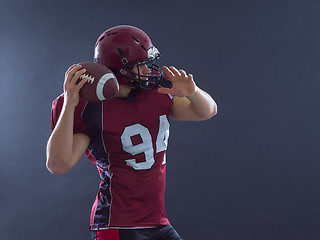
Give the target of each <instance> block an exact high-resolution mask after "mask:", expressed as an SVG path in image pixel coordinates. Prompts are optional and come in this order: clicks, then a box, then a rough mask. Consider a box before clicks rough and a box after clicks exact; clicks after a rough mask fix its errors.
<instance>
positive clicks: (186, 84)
mask: <svg viewBox="0 0 320 240" xmlns="http://www.w3.org/2000/svg"><path fill="white" fill-rule="evenodd" d="M163 70H164V71H165V73H166V74H167V75H168V76H169V78H170V80H171V82H172V88H171V89H169V88H159V90H158V91H159V92H160V93H163V94H171V95H173V96H174V97H173V105H172V108H171V112H170V117H171V118H173V119H175V120H182V121H202V120H206V119H209V118H211V117H213V116H214V115H215V114H216V113H217V104H216V103H215V101H214V100H213V99H212V97H211V96H210V95H209V94H208V93H206V92H205V91H203V90H201V89H200V88H199V87H197V86H196V84H195V82H194V81H193V76H192V75H191V74H188V75H187V74H186V72H185V71H184V70H177V69H176V68H175V67H173V66H171V67H170V68H167V67H163Z"/></svg>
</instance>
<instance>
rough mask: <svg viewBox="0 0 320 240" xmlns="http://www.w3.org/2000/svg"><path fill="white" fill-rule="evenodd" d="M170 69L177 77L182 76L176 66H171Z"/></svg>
mask: <svg viewBox="0 0 320 240" xmlns="http://www.w3.org/2000/svg"><path fill="white" fill-rule="evenodd" d="M169 69H170V70H171V72H172V73H173V74H174V75H175V76H180V75H181V74H180V72H179V71H178V69H176V68H175V67H174V66H170V67H169Z"/></svg>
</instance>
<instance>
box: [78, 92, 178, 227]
mask: <svg viewBox="0 0 320 240" xmlns="http://www.w3.org/2000/svg"><path fill="white" fill-rule="evenodd" d="M171 104H172V100H171V99H170V97H169V96H167V95H161V94H158V93H157V92H156V91H143V92H139V93H137V96H136V99H135V101H132V102H129V101H127V100H124V99H118V98H114V99H111V100H109V101H105V102H103V103H98V104H91V103H88V104H87V106H86V108H85V110H84V112H83V117H84V119H85V120H86V122H87V130H88V133H89V135H90V138H91V144H90V146H89V150H91V152H90V154H88V157H89V158H90V160H91V161H93V162H94V163H95V164H96V165H97V167H98V169H99V172H100V176H101V178H102V179H103V181H104V182H103V183H102V187H101V189H100V192H101V193H102V194H103V195H106V196H107V198H106V199H104V201H109V204H110V208H105V209H104V210H103V209H101V211H100V212H101V214H103V213H102V211H109V212H108V214H109V218H110V219H109V220H110V221H109V223H108V224H109V226H113V227H121V226H123V224H125V225H127V226H128V227H137V226H148V225H155V224H165V223H166V220H165V219H166V216H165V212H164V209H163V205H164V204H163V198H164V191H165V150H166V147H167V141H168V137H169V126H170V125H169V121H168V116H169V112H170V108H171ZM90 105H91V106H90ZM108 196H109V197H108ZM108 198H109V199H108ZM101 200H102V199H100V203H99V202H97V206H96V207H97V209H98V212H99V204H101ZM100 208H103V207H102V206H100ZM95 211H96V209H95ZM150 216H151V218H154V219H150ZM161 219H163V220H161ZM92 221H95V220H94V219H92ZM159 221H160V222H159ZM161 221H164V222H161Z"/></svg>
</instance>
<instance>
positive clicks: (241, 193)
mask: <svg viewBox="0 0 320 240" xmlns="http://www.w3.org/2000/svg"><path fill="white" fill-rule="evenodd" d="M0 4H1V6H0V50H1V51H0V68H1V71H0V72H1V74H0V76H1V80H0V89H1V94H0V108H1V109H0V110H1V115H0V126H1V129H0V133H1V135H0V143H1V144H0V159H1V167H0V183H1V185H0V186H1V188H0V191H1V192H0V238H1V239H8V240H9V239H10V240H16V239H19V240H20V239H25V240H29V239H30V240H31V239H47V240H53V239H55V240H56V239H59V240H64V239H77V240H82V239H84V240H85V239H89V232H88V224H89V212H90V210H91V204H92V203H93V201H94V198H95V194H96V192H97V190H98V183H99V178H98V173H97V171H96V169H95V167H94V165H93V164H91V163H90V162H89V161H88V160H87V159H86V158H83V160H81V161H80V163H79V164H78V165H77V166H76V167H75V168H74V169H72V170H71V171H70V172H68V173H67V174H65V175H62V176H55V175H51V174H50V173H49V172H48V171H47V170H46V168H45V147H46V141H47V139H48V137H49V135H50V132H51V130H50V108H51V102H52V100H53V99H54V98H55V97H56V96H58V95H59V94H60V93H61V92H62V84H63V79H64V72H65V70H66V69H67V68H68V67H69V66H70V65H71V64H73V63H77V62H81V61H90V60H91V59H92V55H93V46H94V43H95V41H96V39H97V37H98V36H99V35H100V33H102V32H103V31H104V30H106V29H107V28H109V27H112V26H115V25H119V24H131V25H135V26H138V27H140V28H141V29H143V30H144V31H145V32H147V33H148V34H149V36H150V37H151V39H152V40H153V43H154V45H155V46H156V47H157V48H158V49H159V50H160V51H161V53H162V58H161V60H160V65H175V66H176V67H178V68H183V69H185V70H186V71H187V72H189V73H192V74H193V75H194V77H195V80H196V82H197V84H198V85H199V86H200V87H201V88H203V89H205V90H206V91H207V92H209V93H210V94H211V95H212V96H213V97H214V99H215V100H216V101H217V103H218V106H219V113H218V115H217V116H215V117H214V118H213V119H211V120H209V121H206V122H200V123H199V122H198V123H192V122H172V130H171V136H170V140H169V150H168V156H167V167H168V170H167V192H166V209H167V213H168V216H169V219H170V220H171V223H172V224H173V225H174V227H175V228H176V229H177V230H178V232H179V233H180V234H181V235H182V236H183V237H184V238H185V239H186V240H188V239H213V240H215V239H217V240H229V239H230V240H234V239H237V240H241V239H244V240H257V239H259V240H260V239H273V240H274V239H308V240H310V239H319V238H320V230H319V229H320V227H319V225H320V204H319V202H320V191H319V185H320V175H319V168H320V163H319V160H320V156H319V155H320V154H319V146H318V145H319V142H320V141H319V140H320V139H319V138H320V134H319V131H320V129H319V126H320V114H319V107H320V100H319V94H318V92H319V88H320V78H319V76H320V68H319V59H320V49H319V47H320V30H319V20H320V2H319V1H316V0H287V1H285V0H264V1H262V0H261V1H258V0H256V1H253V0H252V1H249V0H244V1H242V0H207V1H205V0H197V1H188V0H161V1H160V0H159V1H153V0H148V1H146V0H143V1H142V0H117V1H106V0H104V1H102V0H90V1H89V0H87V1H84V0H78V1H67V0H66V1H58V0H57V1H49V0H39V1H37V0H34V1H28V0H25V1H17V0H0Z"/></svg>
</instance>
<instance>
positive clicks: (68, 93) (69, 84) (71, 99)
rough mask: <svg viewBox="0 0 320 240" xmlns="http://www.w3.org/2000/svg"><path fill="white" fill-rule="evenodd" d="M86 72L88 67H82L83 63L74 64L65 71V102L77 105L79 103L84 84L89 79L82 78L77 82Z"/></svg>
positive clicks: (73, 105)
mask: <svg viewBox="0 0 320 240" xmlns="http://www.w3.org/2000/svg"><path fill="white" fill-rule="evenodd" d="M85 72H86V69H82V66H81V65H78V64H73V65H72V66H71V67H69V69H68V70H67V71H66V73H65V78H64V85H63V88H64V99H65V104H67V105H68V106H72V107H75V106H77V105H78V103H79V92H80V89H81V88H82V86H83V85H84V84H85V83H86V82H87V81H88V79H86V78H85V79H82V80H81V81H80V82H78V83H77V81H78V79H79V78H80V76H81V75H82V74H84V73H85Z"/></svg>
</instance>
